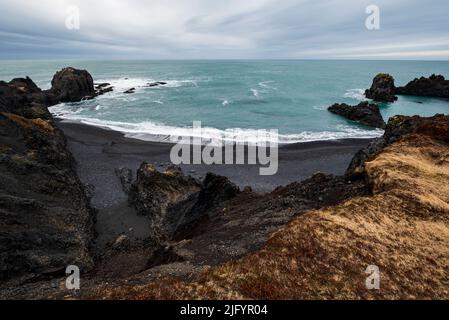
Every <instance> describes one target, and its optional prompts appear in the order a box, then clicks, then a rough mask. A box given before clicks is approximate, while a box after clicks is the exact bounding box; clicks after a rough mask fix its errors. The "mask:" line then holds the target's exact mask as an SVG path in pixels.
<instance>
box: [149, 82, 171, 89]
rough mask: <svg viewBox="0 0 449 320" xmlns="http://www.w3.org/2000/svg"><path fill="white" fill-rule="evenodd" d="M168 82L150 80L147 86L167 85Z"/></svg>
mask: <svg viewBox="0 0 449 320" xmlns="http://www.w3.org/2000/svg"><path fill="white" fill-rule="evenodd" d="M166 84H167V82H164V81H157V82H149V83H147V87H150V88H151V87H158V86H165V85H166Z"/></svg>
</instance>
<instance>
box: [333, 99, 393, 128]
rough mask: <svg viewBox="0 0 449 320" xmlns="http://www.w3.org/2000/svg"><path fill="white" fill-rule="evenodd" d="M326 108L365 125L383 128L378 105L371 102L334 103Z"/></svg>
mask: <svg viewBox="0 0 449 320" xmlns="http://www.w3.org/2000/svg"><path fill="white" fill-rule="evenodd" d="M328 110H329V111H330V112H332V113H335V114H338V115H340V116H343V117H345V118H347V119H349V120H352V121H356V122H358V123H361V124H363V125H366V126H370V127H374V128H381V129H384V128H385V121H384V119H383V118H382V115H381V114H380V111H379V107H378V106H377V105H376V104H373V103H368V102H361V103H360V104H359V105H357V106H350V105H347V104H346V103H342V104H338V103H336V104H334V105H332V106H330V107H329V109H328Z"/></svg>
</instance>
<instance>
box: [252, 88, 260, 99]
mask: <svg viewBox="0 0 449 320" xmlns="http://www.w3.org/2000/svg"><path fill="white" fill-rule="evenodd" d="M251 92H252V93H253V96H255V97H256V98H258V97H259V90H257V89H251Z"/></svg>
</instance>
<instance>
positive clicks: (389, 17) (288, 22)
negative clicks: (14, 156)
mask: <svg viewBox="0 0 449 320" xmlns="http://www.w3.org/2000/svg"><path fill="white" fill-rule="evenodd" d="M371 4H375V5H377V6H378V7H379V8H380V27H381V29H380V30H375V31H370V30H368V29H367V28H366V27H365V20H366V18H367V17H368V14H366V12H365V10H366V7H367V6H368V5H371ZM70 5H76V6H78V7H79V9H80V29H79V30H69V29H67V28H66V20H67V8H68V7H69V6H70ZM448 30H449V1H448V0H428V1H422V0H419V1H418V0H370V1H365V0H320V1H318V0H222V1H218V0H146V1H144V0H126V1H125V0H67V1H65V0H39V1H30V0H0V58H104V59H117V58H120V59H239V58H244V59H253V58H255V59H266V58H269V59H433V60H435V59H437V60H439V59H444V60H448V59H449V32H448Z"/></svg>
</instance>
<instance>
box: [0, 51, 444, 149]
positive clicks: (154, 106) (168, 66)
mask: <svg viewBox="0 0 449 320" xmlns="http://www.w3.org/2000/svg"><path fill="white" fill-rule="evenodd" d="M66 66H72V67H75V68H81V69H86V70H88V71H89V72H90V73H91V74H92V76H93V77H94V80H95V82H96V83H101V82H108V83H111V84H112V85H113V86H114V92H111V93H108V94H105V95H103V96H100V97H98V98H96V99H94V100H91V101H84V102H80V103H71V104H60V105H57V106H54V107H52V108H51V109H50V110H51V112H52V113H53V114H54V115H55V116H57V117H59V118H63V119H67V120H74V121H81V122H83V123H86V124H91V125H95V126H101V127H107V128H110V129H114V130H118V131H121V132H124V133H125V134H126V135H127V136H129V137H135V138H138V139H143V140H151V141H168V140H169V139H170V137H171V136H186V135H189V134H190V132H191V131H190V129H189V128H191V127H192V123H193V121H201V123H202V127H203V130H204V134H206V135H207V136H208V137H210V138H222V137H226V136H227V135H229V133H230V132H233V133H234V132H236V131H235V130H237V132H240V133H241V135H242V136H245V137H248V139H249V140H250V139H251V138H252V139H256V137H257V130H258V129H278V130H279V134H280V136H279V138H280V142H281V143H295V142H306V141H316V140H331V139H342V138H371V137H377V136H380V135H381V134H382V131H381V130H377V129H371V128H368V127H365V126H362V125H358V124H356V123H354V122H351V121H348V120H345V119H344V118H342V117H339V116H337V115H334V114H332V113H330V112H328V111H327V107H328V106H330V105H332V104H333V103H337V102H338V103H341V102H345V103H348V104H358V103H359V102H360V101H362V100H364V96H363V92H364V89H366V88H368V87H370V85H371V82H372V79H373V77H374V76H375V75H376V74H378V73H380V72H386V73H390V74H391V75H393V76H394V78H395V79H396V85H397V86H399V85H405V84H406V83H407V82H408V81H410V80H413V79H414V78H415V77H420V76H429V75H431V74H433V73H436V74H442V75H444V76H445V77H446V78H448V77H449V62H447V61H446V62H439V61H424V62H423V61H302V60H301V61H294V60H281V61H274V60H266V61H251V60H240V61H239V60H230V61H218V60H208V61H75V60H70V61H47V60H35V61H28V60H27V61H23V60H21V61H13V60H2V61H0V79H2V80H7V81H9V80H11V79H12V78H14V77H24V76H30V77H31V78H32V79H33V80H34V81H35V82H36V84H37V85H39V86H40V87H41V88H43V89H47V88H49V87H50V81H51V79H52V76H53V74H54V73H55V72H56V71H57V70H59V69H61V68H63V67H66ZM152 81H164V82H167V85H165V86H159V87H151V88H149V87H145V85H146V84H147V83H148V82H152ZM133 87H134V88H136V92H135V93H134V94H124V93H123V92H124V91H126V90H128V89H130V88H133ZM380 107H381V112H382V114H383V116H384V118H385V119H388V118H389V117H391V116H394V115H397V114H403V115H421V116H431V115H434V114H436V113H444V114H448V113H449V100H443V99H433V98H422V97H399V100H398V101H397V102H395V103H392V104H382V105H381V106H380ZM229 136H230V135H229ZM230 137H232V136H230Z"/></svg>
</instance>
